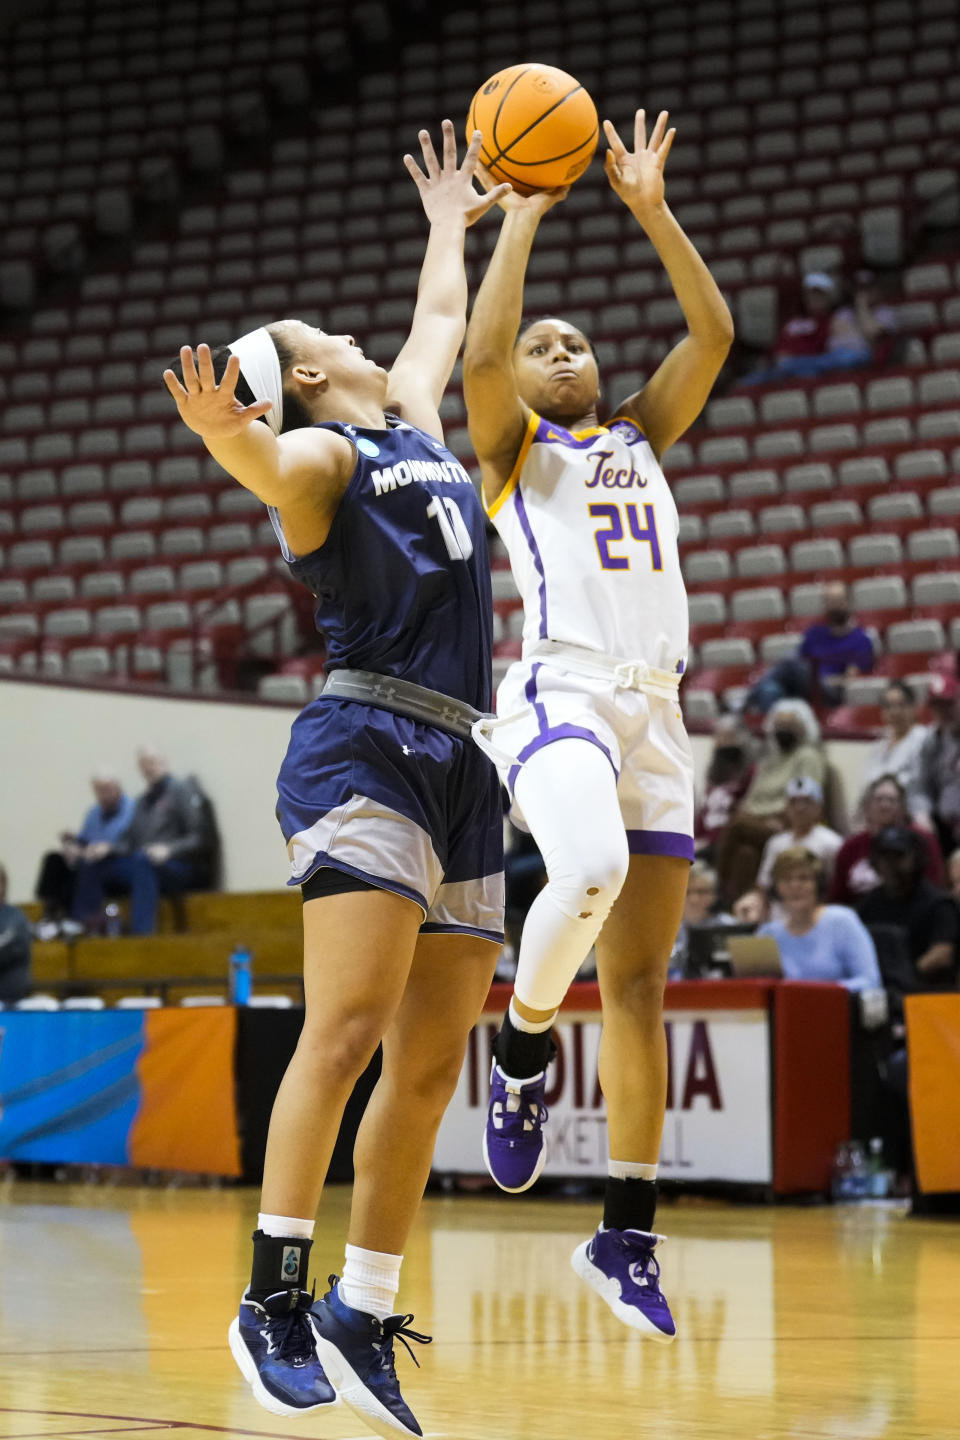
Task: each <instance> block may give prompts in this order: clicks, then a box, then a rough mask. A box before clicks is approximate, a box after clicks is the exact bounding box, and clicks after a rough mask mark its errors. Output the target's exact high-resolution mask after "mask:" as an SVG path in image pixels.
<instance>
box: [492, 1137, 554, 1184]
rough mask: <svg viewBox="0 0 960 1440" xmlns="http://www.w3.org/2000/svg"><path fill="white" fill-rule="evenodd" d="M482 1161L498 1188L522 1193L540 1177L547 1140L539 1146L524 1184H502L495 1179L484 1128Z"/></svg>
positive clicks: (545, 1154) (545, 1159) (545, 1158)
mask: <svg viewBox="0 0 960 1440" xmlns="http://www.w3.org/2000/svg"><path fill="white" fill-rule="evenodd" d="M483 1163H484V1165H486V1167H487V1174H488V1175H489V1176H490V1179H491V1180H492V1181H493V1183H494V1184H495V1185H499V1186H500V1189H501V1190H503V1191H505V1192H506V1194H507V1195H522V1194H523V1192H524V1190H529V1189H530V1186H531V1185H535V1184H536V1183H537V1181H538V1180H539V1179H540V1176H541V1175H542V1174H543V1167H544V1165H546V1163H547V1142H546V1140H544V1141H543V1144H542V1145H541V1146H540V1154H539V1155H538V1157H537V1163H536V1166H535V1167H534V1171H533V1174H532V1175H531V1176H530V1179H529V1180H528V1181H527V1183H526V1185H512V1186H511V1185H504V1184H502V1182H501V1181H499V1180H498V1179H497V1177H496V1175H495V1174H494V1173H493V1166H492V1165H491V1164H490V1155H489V1152H488V1151H487V1132H486V1130H484V1132H483Z"/></svg>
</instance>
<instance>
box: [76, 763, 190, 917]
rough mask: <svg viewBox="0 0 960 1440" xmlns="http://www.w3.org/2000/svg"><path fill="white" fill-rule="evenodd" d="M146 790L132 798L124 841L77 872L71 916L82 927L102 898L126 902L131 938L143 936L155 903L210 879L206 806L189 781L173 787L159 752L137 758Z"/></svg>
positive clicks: (108, 847) (84, 863) (175, 782)
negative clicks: (120, 896)
mask: <svg viewBox="0 0 960 1440" xmlns="http://www.w3.org/2000/svg"><path fill="white" fill-rule="evenodd" d="M137 764H138V765H139V767H140V772H141V774H142V775H143V778H144V780H146V782H147V789H146V790H145V791H144V792H143V794H142V795H140V796H139V797H138V798H137V801H136V804H135V806H134V811H133V818H132V820H131V822H130V826H129V828H128V830H127V832H126V834H125V835H124V836H123V837H122V838H121V839H120V840H118V841H115V842H114V843H112V844H109V845H108V844H107V842H103V844H104V846H105V847H106V848H105V849H104V852H103V853H102V854H98V858H96V859H94V860H92V861H86V860H83V861H81V863H80V865H79V867H78V869H77V879H76V886H75V889H74V897H73V915H74V918H75V919H76V920H78V921H80V922H81V923H86V924H89V923H90V922H91V920H93V919H94V918H95V917H97V916H99V914H100V911H101V909H102V906H103V900H104V895H105V894H106V893H107V892H108V891H109V893H112V894H127V893H129V895H130V931H131V933H132V934H134V935H150V934H152V933H153V931H154V930H155V928H156V919H157V903H158V901H159V898H160V896H161V895H174V894H179V893H182V892H183V891H184V890H202V889H205V888H207V887H208V886H209V885H210V883H211V881H212V879H213V869H214V865H215V861H216V833H215V829H214V828H213V826H212V813H211V811H210V808H209V802H208V801H207V799H206V796H205V795H204V794H203V792H202V791H201V789H200V787H199V785H197V783H196V781H194V780H192V779H189V780H176V779H174V777H173V776H172V775H170V774H169V773H168V771H167V762H166V760H165V759H164V757H163V756H162V755H161V754H160V753H159V751H157V750H155V749H152V748H146V749H143V750H141V751H139V752H138V754H137Z"/></svg>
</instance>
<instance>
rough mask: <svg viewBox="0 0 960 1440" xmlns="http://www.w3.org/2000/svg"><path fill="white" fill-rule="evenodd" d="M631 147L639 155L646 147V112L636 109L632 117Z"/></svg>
mask: <svg viewBox="0 0 960 1440" xmlns="http://www.w3.org/2000/svg"><path fill="white" fill-rule="evenodd" d="M633 148H634V150H635V151H636V153H637V154H638V155H639V153H640V151H641V150H646V148H647V112H646V110H638V111H637V113H636V115H635V116H634V119H633Z"/></svg>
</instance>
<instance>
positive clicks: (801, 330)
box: [741, 270, 896, 385]
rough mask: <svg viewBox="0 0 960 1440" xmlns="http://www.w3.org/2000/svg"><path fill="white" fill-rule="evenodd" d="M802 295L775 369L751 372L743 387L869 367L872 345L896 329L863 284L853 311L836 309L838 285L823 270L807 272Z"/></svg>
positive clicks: (777, 350) (784, 330) (783, 332)
mask: <svg viewBox="0 0 960 1440" xmlns="http://www.w3.org/2000/svg"><path fill="white" fill-rule="evenodd" d="M860 274H866V272H858V276H859V275H860ZM871 280H872V277H871ZM801 295H802V305H803V309H802V312H801V313H800V314H799V315H792V316H791V317H790V319H789V320H787V321H786V322H785V323H784V324H783V325H782V326H781V327H780V333H779V334H778V336H777V340H776V344H775V346H774V352H773V364H772V365H769V366H765V367H764V368H763V369H760V370H754V371H752V372H751V373H750V374H749V375H746V376H744V378H743V380H742V381H741V384H744V385H762V384H764V383H766V382H767V381H768V380H780V379H783V378H787V377H796V378H797V379H803V378H805V377H808V376H811V375H822V374H824V373H825V372H826V371H830V370H846V369H850V368H852V367H853V366H856V365H867V364H869V363H870V360H871V359H872V358H873V353H874V343H875V341H876V340H877V339H878V338H879V337H880V336H882V335H883V334H886V333H887V332H888V331H889V330H890V329H891V328H892V326H894V325H895V323H896V322H895V318H894V317H893V311H892V310H891V309H890V307H889V306H885V305H880V304H878V303H877V300H876V293H875V289H874V288H873V287H872V286H869V285H867V284H865V283H864V284H861V283H860V281H859V279H858V285H857V289H856V291H855V294H854V303H853V304H852V305H850V304H847V305H839V306H838V305H837V303H836V302H837V283H836V281H835V280H834V279H833V277H832V276H830V275H828V274H827V273H826V271H825V270H811V271H808V273H807V274H806V275H805V276H804V277H803V290H802V292H801Z"/></svg>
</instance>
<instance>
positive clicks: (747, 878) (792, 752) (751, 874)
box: [717, 700, 826, 904]
mask: <svg viewBox="0 0 960 1440" xmlns="http://www.w3.org/2000/svg"><path fill="white" fill-rule="evenodd" d="M764 730H765V733H766V742H765V744H764V747H763V750H762V752H761V754H760V757H759V759H758V761H757V766H756V769H755V771H754V774H753V779H752V780H751V782H750V785H749V787H748V789H747V792H746V794H745V795H744V797H743V801H742V803H741V805H740V807H739V809H738V810H737V811H736V812H735V813H734V815H733V817H732V819H731V821H730V824H729V825H728V826H727V829H726V832H725V833H724V835H723V838H722V840H721V841H720V843H719V845H718V847H717V869H718V871H719V874H720V893H721V895H722V896H723V898H724V900H725V901H726V902H727V903H728V904H730V903H732V902H733V901H734V900H735V899H736V898H737V897H738V896H740V895H743V894H744V892H745V891H747V890H750V889H752V888H753V886H754V884H755V882H756V878H757V871H758V869H759V867H760V857H761V855H762V854H763V850H764V847H765V845H766V843H767V841H768V840H769V839H770V837H771V836H772V835H776V834H777V833H778V832H779V831H781V830H783V829H784V828H785V826H786V824H787V786H788V785H789V783H790V781H791V780H796V779H798V778H799V777H800V776H806V777H807V778H809V779H811V780H815V781H816V782H817V784H818V785H819V786H820V787H821V789H822V786H823V782H824V779H825V777H826V761H825V759H824V755H823V750H822V747H821V744H820V727H819V726H818V724H817V721H816V717H815V716H814V713H813V711H812V710H811V709H810V706H809V705H808V704H807V703H806V701H804V700H778V701H777V702H776V704H775V705H774V706H773V707H772V708H771V710H770V711H769V713H768V715H767V718H766V721H765V724H764Z"/></svg>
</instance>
